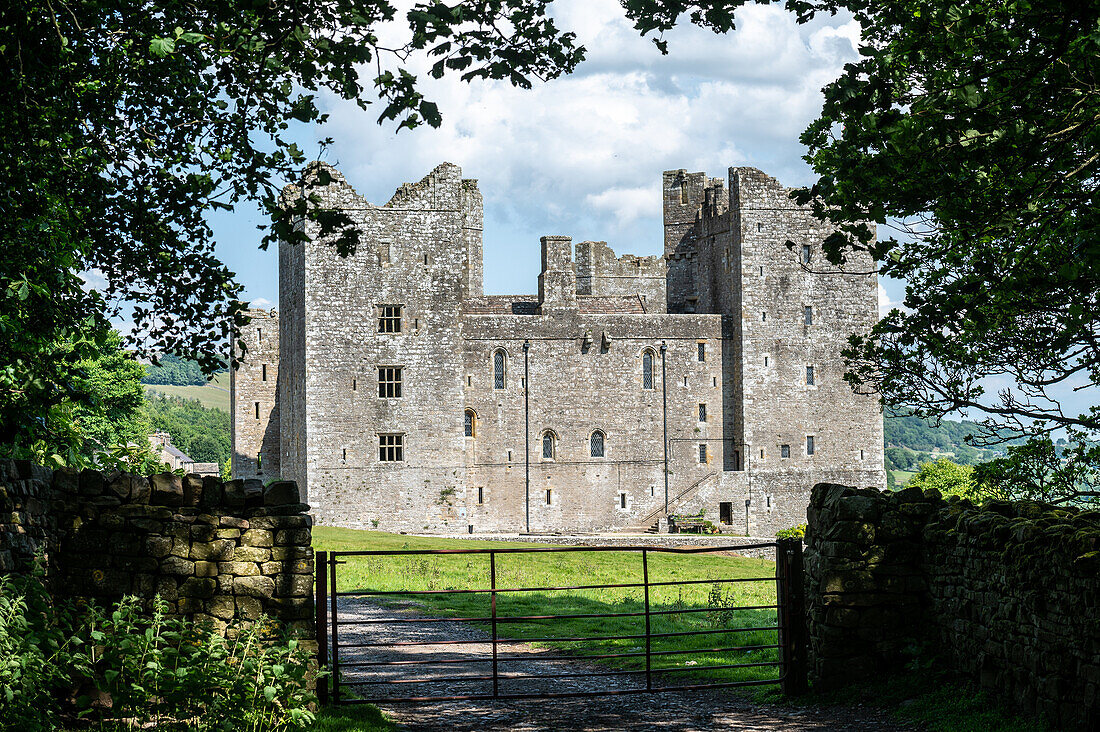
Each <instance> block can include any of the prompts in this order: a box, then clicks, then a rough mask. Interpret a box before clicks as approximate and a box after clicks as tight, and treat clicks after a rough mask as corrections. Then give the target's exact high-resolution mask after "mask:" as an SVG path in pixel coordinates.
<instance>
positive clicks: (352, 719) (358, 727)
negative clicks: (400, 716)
mask: <svg viewBox="0 0 1100 732" xmlns="http://www.w3.org/2000/svg"><path fill="white" fill-rule="evenodd" d="M310 729H312V730H316V731H317V732H395V731H396V730H397V729H398V727H397V725H396V724H394V723H393V722H391V721H390V720H388V719H386V717H385V716H384V715H383V714H382V711H381V710H380V709H378V707H376V706H372V705H370V704H357V705H355V706H349V707H328V708H325V709H322V710H321V711H320V712H318V714H317V722H316V724H314V726H313V727H311V728H310Z"/></svg>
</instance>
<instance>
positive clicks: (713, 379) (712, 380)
mask: <svg viewBox="0 0 1100 732" xmlns="http://www.w3.org/2000/svg"><path fill="white" fill-rule="evenodd" d="M710 385H711V386H713V387H717V386H718V377H717V376H712V377H710Z"/></svg>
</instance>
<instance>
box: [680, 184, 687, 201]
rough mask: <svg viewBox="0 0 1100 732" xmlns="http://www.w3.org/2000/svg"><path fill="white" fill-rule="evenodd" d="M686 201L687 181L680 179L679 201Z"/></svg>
mask: <svg viewBox="0 0 1100 732" xmlns="http://www.w3.org/2000/svg"><path fill="white" fill-rule="evenodd" d="M687 202H688V187H687V181H680V203H687Z"/></svg>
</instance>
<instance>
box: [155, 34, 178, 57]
mask: <svg viewBox="0 0 1100 732" xmlns="http://www.w3.org/2000/svg"><path fill="white" fill-rule="evenodd" d="M175 50H176V41H175V40H174V39H172V38H154V39H153V40H151V41H149V52H150V53H151V54H153V55H154V56H159V57H161V58H163V57H165V56H168V55H169V54H171V53H173V52H174V51H175Z"/></svg>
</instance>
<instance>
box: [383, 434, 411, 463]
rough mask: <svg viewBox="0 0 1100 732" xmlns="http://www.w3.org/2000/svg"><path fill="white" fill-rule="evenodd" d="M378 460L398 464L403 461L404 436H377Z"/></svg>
mask: <svg viewBox="0 0 1100 732" xmlns="http://www.w3.org/2000/svg"><path fill="white" fill-rule="evenodd" d="M378 460H379V461H380V462H383V463H400V462H402V461H404V460H405V435H385V434H380V435H378Z"/></svg>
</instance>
